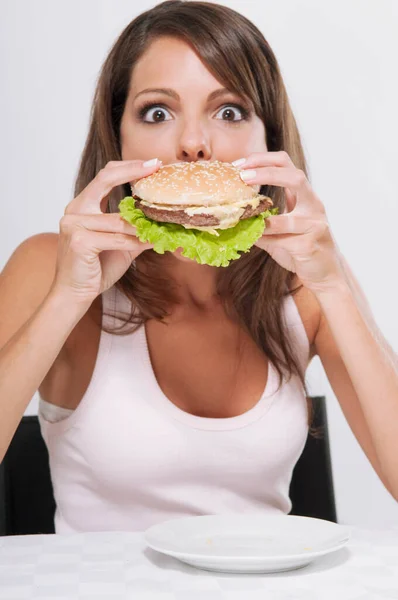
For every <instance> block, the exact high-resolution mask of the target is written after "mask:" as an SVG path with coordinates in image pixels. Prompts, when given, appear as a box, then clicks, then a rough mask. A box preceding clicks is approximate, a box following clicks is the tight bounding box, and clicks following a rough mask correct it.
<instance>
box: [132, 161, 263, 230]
mask: <svg viewBox="0 0 398 600" xmlns="http://www.w3.org/2000/svg"><path fill="white" fill-rule="evenodd" d="M131 190H132V193H133V196H134V198H135V204H136V206H137V208H139V209H140V210H142V211H143V212H144V214H145V215H146V216H147V217H148V218H150V219H153V220H155V221H163V222H169V223H178V224H181V225H183V226H184V227H186V228H195V229H202V230H208V231H213V230H214V229H228V228H230V227H233V226H234V225H236V224H237V223H238V222H239V220H241V219H247V218H249V217H252V216H255V215H258V214H260V213H261V212H263V211H265V210H267V208H269V207H270V206H272V200H271V199H270V198H268V197H266V196H262V195H260V194H259V193H258V191H259V186H251V185H248V184H246V183H245V182H244V181H242V179H241V178H240V175H239V169H237V168H236V167H234V166H233V165H232V164H230V163H225V162H220V161H212V162H210V161H196V162H189V163H188V162H180V163H173V164H170V165H164V166H162V167H160V168H159V169H158V170H157V171H156V172H155V173H153V174H152V175H150V176H148V177H145V178H143V179H139V180H138V181H137V182H134V183H133V184H132V185H131Z"/></svg>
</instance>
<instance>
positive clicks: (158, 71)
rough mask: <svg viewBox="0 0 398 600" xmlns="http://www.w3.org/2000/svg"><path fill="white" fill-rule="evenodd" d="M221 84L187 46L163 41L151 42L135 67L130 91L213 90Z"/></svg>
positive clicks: (166, 39) (164, 38) (165, 39)
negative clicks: (150, 88) (148, 89)
mask: <svg viewBox="0 0 398 600" xmlns="http://www.w3.org/2000/svg"><path fill="white" fill-rule="evenodd" d="M218 85H220V82H218V81H217V79H216V78H215V77H214V76H213V75H212V74H211V73H210V71H209V70H208V69H207V67H206V65H204V64H203V62H202V61H201V59H200V58H199V56H198V55H197V54H196V52H195V51H194V50H193V49H192V48H191V46H190V45H189V44H187V43H186V42H184V41H182V40H179V39H176V38H171V37H162V38H158V39H156V40H154V41H153V42H152V43H151V44H150V45H149V47H148V48H147V50H146V52H145V53H144V54H143V56H142V57H141V58H140V60H139V61H138V62H137V64H136V65H135V68H134V71H133V74H132V78H131V89H132V91H133V92H134V93H138V92H139V91H140V90H141V89H143V88H146V87H171V88H172V87H175V88H177V87H178V88H180V89H181V88H184V87H185V88H189V89H191V90H193V89H199V88H200V89H202V90H203V89H206V90H207V88H209V89H214V88H215V87H217V86H218Z"/></svg>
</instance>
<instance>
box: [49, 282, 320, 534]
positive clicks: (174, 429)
mask: <svg viewBox="0 0 398 600" xmlns="http://www.w3.org/2000/svg"><path fill="white" fill-rule="evenodd" d="M130 307H131V305H130V302H129V301H128V300H127V298H126V297H125V296H124V295H123V294H122V293H121V292H120V291H118V290H117V288H116V287H113V288H111V289H110V290H107V291H106V292H105V293H104V294H103V308H104V312H111V313H112V315H115V311H118V314H120V312H119V311H122V312H128V313H129V312H130ZM284 310H285V318H286V322H287V325H288V328H289V331H290V332H291V335H292V339H293V343H294V344H296V345H297V349H298V355H299V358H300V362H301V364H302V366H303V367H304V368H306V367H307V365H308V361H309V343H308V339H307V335H306V332H305V329H304V326H303V323H302V321H301V319H300V316H299V313H298V310H297V307H296V304H295V302H294V300H293V298H292V297H290V296H289V297H287V298H286V300H285V303H284ZM103 323H104V324H105V325H107V326H108V327H109V325H110V326H113V325H114V324H116V325H118V324H120V322H119V320H118V319H117V317H115V316H111V317H108V316H106V315H103ZM268 371H269V374H268V381H267V384H266V387H265V390H264V392H263V395H262V396H261V398H260V400H259V401H258V403H257V404H256V405H255V406H254V407H253V408H251V409H250V410H248V411H247V412H245V413H244V414H241V415H239V416H236V417H227V418H206V417H198V416H195V415H192V414H189V413H187V412H185V411H183V410H182V409H180V408H178V407H177V406H176V405H174V404H173V403H172V402H171V401H170V400H169V399H168V398H167V397H166V396H165V394H164V393H163V392H162V390H161V389H160V386H159V384H158V383H157V380H156V377H155V374H154V371H153V369H152V365H151V360H150V355H149V351H148V344H147V339H146V331H145V327H144V326H142V327H140V328H139V329H138V330H137V331H136V332H134V333H132V334H129V335H127V336H117V335H111V334H108V333H106V332H104V331H102V332H101V337H100V343H99V349H98V355H97V360H96V364H95V368H94V372H93V376H92V379H91V381H90V384H89V386H88V389H87V390H86V393H85V394H84V397H83V399H82V400H81V402H80V404H79V406H78V407H77V408H76V409H75V410H74V411H71V412H68V413H63V415H62V416H61V417H60V418H61V420H57V417H55V418H52V419H51V420H52V421H53V422H50V420H47V419H46V418H44V412H42V411H41V410H40V411H39V421H40V425H41V431H42V435H43V437H44V440H45V442H46V445H47V448H48V451H49V457H50V470H51V478H52V483H53V488H54V496H55V501H56V513H55V529H56V532H57V533H69V532H78V531H110V530H123V531H143V530H145V529H146V528H147V527H150V526H151V525H154V524H156V523H160V522H162V521H165V520H167V519H173V518H178V517H184V516H193V515H206V514H226V513H253V512H259V513H262V514H264V513H285V514H287V513H289V512H290V510H291V502H290V499H289V486H290V481H291V477H292V471H293V468H294V466H295V464H296V462H297V460H298V458H299V457H300V454H301V453H302V451H303V448H304V445H305V442H306V439H307V434H308V424H307V403H306V398H305V395H304V392H303V390H302V386H301V384H300V381H299V379H298V377H297V376H293V377H292V378H291V379H290V381H289V382H285V383H284V384H283V385H282V387H281V389H280V390H279V391H276V390H277V385H278V379H277V373H276V371H275V369H274V367H273V366H272V365H271V364H270V365H269V370H268ZM42 407H43V405H42Z"/></svg>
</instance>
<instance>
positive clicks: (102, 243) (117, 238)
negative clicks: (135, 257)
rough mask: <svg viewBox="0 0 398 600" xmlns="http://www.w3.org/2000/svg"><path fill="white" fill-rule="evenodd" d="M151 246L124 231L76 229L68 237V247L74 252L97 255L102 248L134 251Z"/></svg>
mask: <svg viewBox="0 0 398 600" xmlns="http://www.w3.org/2000/svg"><path fill="white" fill-rule="evenodd" d="M143 246H145V248H151V247H153V245H152V244H149V243H148V242H145V243H143V242H141V241H140V240H139V239H138V238H136V237H134V236H131V235H126V234H124V233H102V232H98V231H89V230H85V231H78V230H76V231H75V232H74V233H73V234H72V236H71V239H70V247H71V249H72V250H73V251H74V252H76V254H82V255H87V254H92V255H98V254H100V252H103V251H104V250H125V251H134V250H137V249H141V250H142V248H143Z"/></svg>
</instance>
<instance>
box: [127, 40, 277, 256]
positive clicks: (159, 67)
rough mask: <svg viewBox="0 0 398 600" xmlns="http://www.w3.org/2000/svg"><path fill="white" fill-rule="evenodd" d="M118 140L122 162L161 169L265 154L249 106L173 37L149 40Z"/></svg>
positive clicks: (134, 76)
mask: <svg viewBox="0 0 398 600" xmlns="http://www.w3.org/2000/svg"><path fill="white" fill-rule="evenodd" d="M149 90H151V91H149ZM154 90H156V91H154ZM248 102H249V104H248ZM120 136H121V150H122V160H137V159H138V160H149V159H151V158H155V157H156V158H159V159H160V160H162V161H163V164H170V163H175V162H180V161H187V162H191V161H196V160H220V161H223V162H232V161H234V160H236V159H238V158H242V157H244V156H247V155H248V154H250V153H252V152H264V151H266V150H267V146H266V141H265V128H264V124H263V122H262V121H261V119H260V118H259V117H258V116H257V115H256V114H255V113H254V111H253V109H252V107H251V103H250V101H248V100H246V101H245V98H243V97H240V96H239V95H236V94H235V93H231V92H228V91H225V90H224V89H223V85H221V84H220V83H219V82H218V81H217V79H215V78H214V77H213V75H212V74H211V73H210V72H209V71H208V70H207V68H206V67H205V65H204V64H203V63H202V62H201V60H200V59H199V57H198V56H197V54H196V53H195V52H194V51H193V50H192V49H191V47H190V46H189V45H188V44H186V43H185V42H183V41H180V40H178V39H176V38H172V37H163V38H159V39H157V40H155V41H153V42H152V44H151V45H150V46H149V48H148V50H147V51H146V53H145V54H144V55H143V56H142V57H141V59H140V60H139V61H138V62H137V64H136V66H135V69H134V71H133V74H132V80H131V85H130V90H129V94H128V98H127V101H126V105H125V109H124V112H123V116H122V120H121V125H120ZM177 255H178V253H177ZM180 258H181V259H182V260H186V261H188V260H189V259H184V258H183V257H180Z"/></svg>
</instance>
